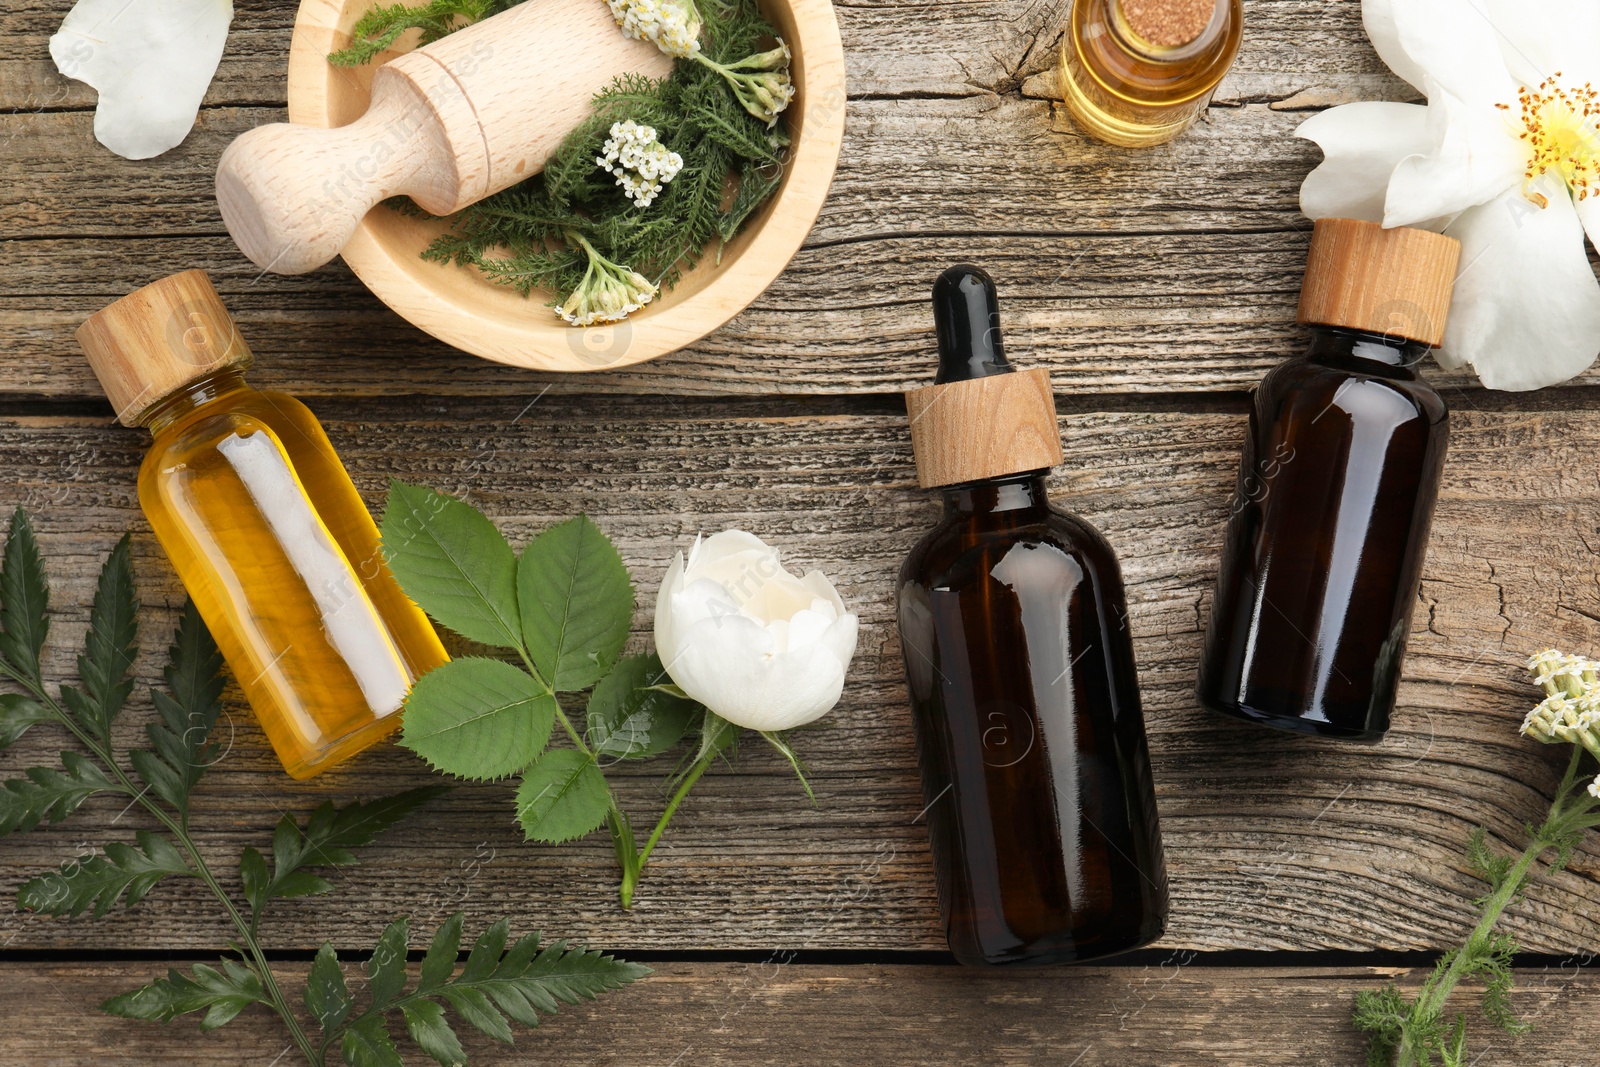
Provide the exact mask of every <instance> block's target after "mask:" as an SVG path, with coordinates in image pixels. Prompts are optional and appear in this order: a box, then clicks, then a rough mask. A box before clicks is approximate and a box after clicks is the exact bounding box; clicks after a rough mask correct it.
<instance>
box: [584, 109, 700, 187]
mask: <svg viewBox="0 0 1600 1067" xmlns="http://www.w3.org/2000/svg"><path fill="white" fill-rule="evenodd" d="M594 162H595V165H596V166H597V167H599V168H600V169H601V170H603V171H605V172H607V173H608V174H614V175H616V178H617V184H618V185H620V186H622V191H623V192H624V193H626V194H627V196H628V199H629V200H632V201H633V202H634V203H635V204H638V205H639V206H640V207H649V206H650V205H651V204H653V203H655V199H656V197H658V196H660V195H661V187H662V186H664V185H666V184H667V183H668V182H670V181H671V180H672V179H674V178H676V177H677V176H678V172H679V171H681V170H682V169H683V157H682V156H680V155H678V153H676V152H669V151H668V150H667V146H666V145H664V144H662V143H661V142H660V141H659V140H657V139H656V129H655V127H654V126H640V125H639V124H638V123H636V122H634V121H633V120H632V119H628V120H627V121H626V122H616V123H612V125H611V137H610V139H609V140H607V141H606V143H605V155H603V156H596V157H595V160H594Z"/></svg>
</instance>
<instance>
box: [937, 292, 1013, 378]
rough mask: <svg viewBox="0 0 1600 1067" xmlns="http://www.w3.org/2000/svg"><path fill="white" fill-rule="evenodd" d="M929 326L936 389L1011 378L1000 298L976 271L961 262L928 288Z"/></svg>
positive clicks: (1011, 369)
mask: <svg viewBox="0 0 1600 1067" xmlns="http://www.w3.org/2000/svg"><path fill="white" fill-rule="evenodd" d="M933 324H934V328H935V330H936V331H937V332H938V334H939V373H938V374H937V375H936V376H935V377H934V379H933V381H934V384H935V385H944V384H945V383H947V382H965V381H970V380H971V379H973V378H987V377H989V376H990V375H991V374H1010V373H1011V372H1012V371H1013V370H1015V369H1016V368H1015V367H1013V366H1012V365H1011V364H1010V363H1009V362H1007V361H1006V353H1005V348H1004V347H1003V346H1002V344H1001V342H1000V298H999V297H998V296H996V295H995V291H994V279H993V278H991V277H989V275H988V273H987V272H986V271H984V270H983V269H982V268H981V267H974V266H972V265H971V264H970V263H961V264H958V265H956V266H954V267H951V268H950V269H949V270H947V271H945V272H944V273H943V274H941V275H939V280H938V281H936V282H934V283H933Z"/></svg>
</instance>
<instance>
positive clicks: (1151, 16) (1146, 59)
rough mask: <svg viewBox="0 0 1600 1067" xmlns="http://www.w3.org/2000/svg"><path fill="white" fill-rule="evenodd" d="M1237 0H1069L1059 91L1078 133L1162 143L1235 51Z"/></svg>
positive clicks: (1188, 117) (1203, 101) (1195, 111)
mask: <svg viewBox="0 0 1600 1067" xmlns="http://www.w3.org/2000/svg"><path fill="white" fill-rule="evenodd" d="M1243 29H1244V12H1243V9H1242V7H1241V3H1240V0H1075V2H1074V3H1073V5H1072V13H1071V15H1070V16H1069V22H1068V26H1067V33H1066V37H1065V39H1064V40H1063V42H1062V45H1061V91H1062V94H1063V96H1064V97H1065V100H1066V106H1067V110H1068V111H1070V112H1071V113H1072V117H1073V118H1074V119H1076V120H1077V121H1078V125H1079V126H1081V127H1082V128H1083V130H1084V131H1085V132H1086V133H1089V134H1091V135H1092V136H1094V137H1098V138H1099V139H1101V140H1102V141H1106V142H1108V143H1110V144H1114V145H1121V146H1122V147H1125V148H1145V147H1148V146H1150V145H1157V144H1162V143H1164V142H1166V141H1170V140H1172V139H1173V138H1174V137H1176V136H1178V134H1180V133H1182V132H1183V131H1184V130H1185V129H1187V128H1188V127H1189V125H1190V124H1191V123H1193V122H1194V120H1195V119H1197V118H1198V117H1199V116H1200V114H1201V113H1202V112H1204V111H1205V109H1206V105H1207V104H1209V103H1210V102H1211V94H1212V93H1213V92H1215V91H1216V88H1217V85H1218V83H1220V82H1221V81H1222V78H1223V75H1225V74H1227V73H1228V68H1230V67H1231V66H1233V61H1234V58H1235V57H1236V56H1237V55H1238V54H1239V41H1240V37H1241V35H1242V33H1243Z"/></svg>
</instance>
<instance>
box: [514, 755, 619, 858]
mask: <svg viewBox="0 0 1600 1067" xmlns="http://www.w3.org/2000/svg"><path fill="white" fill-rule="evenodd" d="M610 797H611V792H610V790H609V789H608V788H607V786H606V779H605V775H603V774H601V773H600V768H599V767H598V766H596V765H595V762H594V760H592V759H590V758H589V757H588V756H586V755H584V754H583V753H582V752H579V751H577V750H576V749H571V748H553V749H551V750H550V751H548V752H546V753H545V754H544V755H543V756H541V757H539V759H538V761H537V762H536V763H534V765H533V766H532V767H529V768H528V771H527V773H526V774H524V775H523V776H522V785H521V787H520V788H519V789H518V790H517V822H518V823H520V824H521V826H522V831H523V833H524V834H526V835H527V837H528V840H530V841H543V842H545V843H546V844H551V845H559V844H561V843H562V842H565V841H573V840H576V839H577V838H580V837H583V836H584V835H585V834H587V833H590V832H591V831H594V830H598V829H599V828H600V825H601V824H602V823H604V822H605V821H606V813H607V811H609V809H610Z"/></svg>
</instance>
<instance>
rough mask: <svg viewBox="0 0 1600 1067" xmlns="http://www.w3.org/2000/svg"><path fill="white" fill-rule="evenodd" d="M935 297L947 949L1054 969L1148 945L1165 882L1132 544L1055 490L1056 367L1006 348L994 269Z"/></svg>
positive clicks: (935, 748) (939, 809)
mask: <svg viewBox="0 0 1600 1067" xmlns="http://www.w3.org/2000/svg"><path fill="white" fill-rule="evenodd" d="M934 303H935V309H936V316H937V319H938V323H939V342H940V372H939V376H938V378H937V379H936V384H935V385H934V386H932V387H930V388H928V389H922V390H917V391H915V392H913V393H911V394H908V396H907V401H908V407H909V409H910V412H911V419H912V436H913V441H914V443H915V445H916V449H917V463H918V472H919V476H920V479H921V481H922V484H923V485H924V487H926V488H934V487H942V488H943V495H944V516H943V518H942V519H941V520H940V522H939V524H938V526H936V527H935V528H934V530H933V531H932V532H931V533H929V534H928V535H927V536H926V537H924V538H923V539H922V541H921V542H920V543H919V544H918V545H917V546H916V547H915V548H914V549H913V550H912V552H911V554H910V557H909V558H908V559H907V560H906V563H905V566H904V568H903V569H902V570H901V572H900V583H899V590H898V607H899V618H900V637H901V643H902V646H903V649H904V654H905V661H906V675H907V680H908V682H909V688H910V694H911V703H912V710H913V719H914V724H915V728H916V736H917V750H918V756H919V759H920V762H921V768H922V784H923V791H924V799H925V802H926V804H927V809H926V812H925V818H926V820H927V824H928V832H929V835H930V837H931V839H932V846H933V861H934V867H935V871H936V876H937V879H938V886H939V901H940V906H941V910H942V912H943V916H944V923H945V931H946V935H947V936H948V939H949V943H950V949H951V951H952V952H953V953H954V954H955V956H956V958H957V959H958V960H959V961H960V962H962V963H966V964H991V965H994V964H1013V963H1015V964H1029V963H1032V964H1047V963H1069V962H1073V961H1078V960H1087V959H1094V958H1097V957H1100V956H1105V955H1108V954H1110V953H1114V952H1120V951H1123V950H1125V949H1131V948H1136V947H1139V946H1141V945H1146V944H1149V943H1150V942H1151V941H1154V940H1155V939H1156V938H1158V937H1160V936H1161V934H1162V932H1163V930H1164V929H1165V926H1166V915H1167V880H1166V869H1165V866H1164V863H1163V859H1162V851H1161V836H1160V830H1159V828H1158V825H1157V820H1156V806H1155V791H1154V787H1153V786H1152V783H1151V777H1150V761H1149V754H1148V750H1147V747H1146V743H1145V734H1144V719H1143V714H1142V712H1141V710H1140V706H1139V692H1138V685H1137V675H1136V672H1135V669H1134V660H1133V646H1132V643H1131V641H1130V639H1129V633H1128V627H1127V609H1126V605H1125V602H1124V598H1123V588H1122V577H1121V573H1120V570H1119V568H1118V566H1117V560H1116V556H1115V554H1114V553H1113V552H1112V550H1111V547H1110V546H1109V545H1108V544H1107V543H1106V541H1105V539H1104V538H1103V537H1102V536H1101V535H1100V534H1099V533H1098V532H1097V531H1096V530H1095V529H1094V528H1093V527H1091V526H1090V525H1089V524H1088V523H1086V522H1084V521H1083V520H1082V519H1079V518H1076V517H1075V516H1072V515H1068V514H1065V513H1063V512H1060V511H1056V510H1055V509H1053V508H1052V507H1051V506H1050V504H1049V502H1048V500H1047V499H1046V498H1045V488H1044V474H1045V468H1048V467H1050V466H1053V465H1055V464H1056V463H1059V462H1061V451H1060V448H1061V446H1060V437H1059V434H1058V433H1057V430H1056V422H1055V407H1054V403H1053V400H1052V399H1051V396H1050V385H1049V378H1048V375H1047V374H1046V373H1045V372H1044V371H1042V370H1034V371H1027V372H1021V373H1016V372H1014V368H1012V367H1011V366H1010V364H1009V363H1007V362H1006V359H1005V356H1004V354H1003V353H1002V351H1001V346H1000V339H999V315H998V311H997V310H996V308H995V295H994V286H993V283H992V282H991V281H990V280H989V278H988V276H987V275H985V274H984V273H983V272H981V271H979V270H978V269H977V268H975V267H955V268H952V269H951V270H949V271H946V272H945V274H944V275H943V276H941V278H940V279H939V282H938V284H937V285H936V286H935V289H934Z"/></svg>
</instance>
